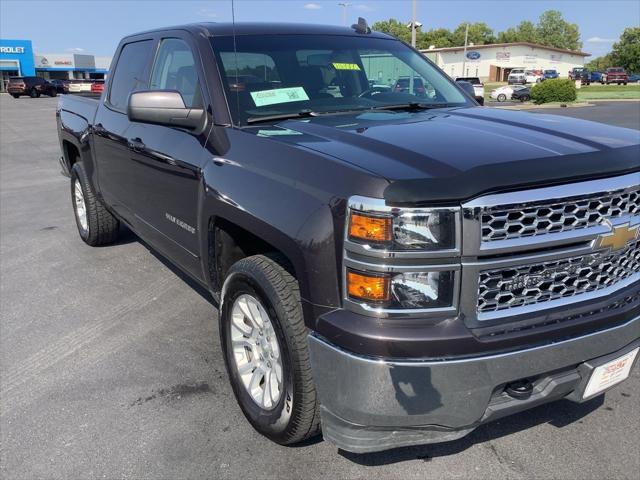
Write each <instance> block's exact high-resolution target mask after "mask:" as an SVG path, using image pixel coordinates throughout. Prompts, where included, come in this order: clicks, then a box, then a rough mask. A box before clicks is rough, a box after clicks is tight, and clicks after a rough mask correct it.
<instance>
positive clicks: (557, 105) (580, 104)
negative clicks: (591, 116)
mask: <svg viewBox="0 0 640 480" xmlns="http://www.w3.org/2000/svg"><path fill="white" fill-rule="evenodd" d="M607 101H610V100H607ZM593 106H594V105H593V104H592V103H587V102H576V103H545V104H542V105H536V104H534V103H529V104H526V103H525V104H522V105H505V106H504V107H501V106H495V107H494V108H502V109H504V110H538V109H545V108H582V107H593Z"/></svg>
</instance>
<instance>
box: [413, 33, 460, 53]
mask: <svg viewBox="0 0 640 480" xmlns="http://www.w3.org/2000/svg"><path fill="white" fill-rule="evenodd" d="M421 33H422V32H421ZM417 45H418V47H419V48H421V49H426V48H429V47H430V46H431V45H433V46H435V47H436V48H442V47H452V46H454V45H453V41H452V39H451V32H450V31H449V30H447V29H446V28H434V29H431V30H428V31H426V32H423V33H422V34H421V35H419V36H418V41H417Z"/></svg>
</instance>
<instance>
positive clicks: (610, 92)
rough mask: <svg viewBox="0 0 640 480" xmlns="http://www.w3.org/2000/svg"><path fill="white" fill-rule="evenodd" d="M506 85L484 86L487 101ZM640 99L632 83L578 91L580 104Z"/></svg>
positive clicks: (638, 92) (639, 88) (639, 94)
mask: <svg viewBox="0 0 640 480" xmlns="http://www.w3.org/2000/svg"><path fill="white" fill-rule="evenodd" d="M502 85H506V83H505V82H500V83H497V82H492V83H485V84H484V93H485V100H486V101H490V100H491V97H490V96H489V95H490V93H491V90H493V89H494V88H497V87H500V86H502ZM627 99H640V84H637V83H632V84H628V85H613V84H612V85H601V84H599V83H592V84H591V85H589V86H586V85H585V86H583V87H582V88H580V89H578V99H577V101H578V102H585V101H588V100H627Z"/></svg>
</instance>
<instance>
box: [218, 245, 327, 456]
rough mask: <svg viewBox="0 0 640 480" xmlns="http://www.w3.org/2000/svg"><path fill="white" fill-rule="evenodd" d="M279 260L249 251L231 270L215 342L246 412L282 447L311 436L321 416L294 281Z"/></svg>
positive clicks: (223, 294)
mask: <svg viewBox="0 0 640 480" xmlns="http://www.w3.org/2000/svg"><path fill="white" fill-rule="evenodd" d="M279 260H280V259H279V258H278V257H273V256H265V255H255V256H252V257H247V258H244V259H242V260H240V261H238V262H237V263H235V264H234V265H233V266H232V267H231V268H230V269H229V273H228V276H227V279H226V280H225V283H224V287H223V289H222V307H221V313H220V340H221V342H222V349H223V352H224V358H225V364H226V367H227V372H228V374H229V379H230V381H231V386H232V388H233V393H234V394H235V396H236V399H237V401H238V404H239V405H240V408H241V409H242V412H243V413H244V415H245V417H246V418H247V420H248V421H249V423H251V425H252V426H253V428H255V429H256V430H257V431H258V432H259V433H261V434H262V435H264V436H266V437H267V438H269V439H271V440H273V441H274V442H277V443H280V444H282V445H288V444H292V443H296V442H300V441H302V440H305V439H307V438H309V437H311V436H313V435H316V434H317V433H318V432H319V426H320V421H319V413H318V400H317V397H316V390H315V386H314V384H313V379H312V378H311V365H310V361H309V352H308V348H307V339H306V336H307V329H306V327H305V324H304V320H303V315H302V305H301V303H300V291H299V288H298V282H297V281H296V279H295V278H294V277H293V276H292V275H291V274H290V273H289V272H288V271H287V270H286V269H285V268H283V266H282V265H281V263H280V262H279Z"/></svg>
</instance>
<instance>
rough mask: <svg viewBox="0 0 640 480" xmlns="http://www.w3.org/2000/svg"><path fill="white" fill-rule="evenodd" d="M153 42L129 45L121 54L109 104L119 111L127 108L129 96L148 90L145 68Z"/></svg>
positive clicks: (146, 41) (112, 83) (114, 75)
mask: <svg viewBox="0 0 640 480" xmlns="http://www.w3.org/2000/svg"><path fill="white" fill-rule="evenodd" d="M152 44H153V42H152V41H151V40H143V41H140V42H133V43H127V44H126V45H125V46H124V47H123V48H122V51H121V52H120V57H118V62H117V64H116V71H115V72H114V74H113V79H112V80H111V90H110V92H109V103H110V104H111V105H112V106H113V107H115V108H117V109H119V110H125V109H126V108H127V101H128V100H129V94H130V93H131V92H133V91H135V90H140V89H143V88H146V86H147V78H146V75H145V67H146V65H147V61H148V59H149V55H150V53H151V46H152Z"/></svg>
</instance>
